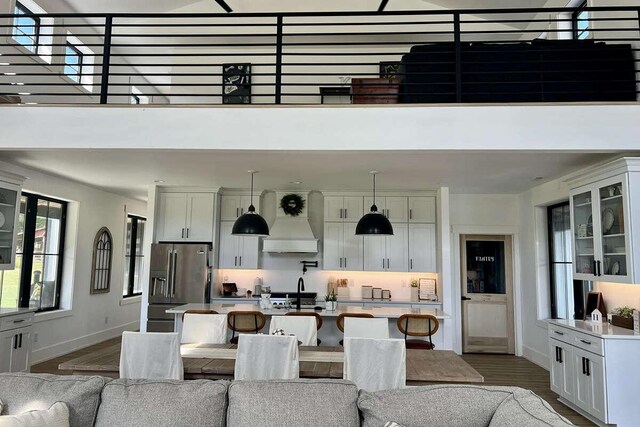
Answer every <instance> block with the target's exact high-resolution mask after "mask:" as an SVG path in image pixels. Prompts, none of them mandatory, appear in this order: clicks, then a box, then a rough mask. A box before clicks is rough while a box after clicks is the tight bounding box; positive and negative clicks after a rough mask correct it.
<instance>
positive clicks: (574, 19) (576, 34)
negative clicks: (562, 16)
mask: <svg viewBox="0 0 640 427" xmlns="http://www.w3.org/2000/svg"><path fill="white" fill-rule="evenodd" d="M587 1H588V0H584V1H583V2H582V3H580V4H579V5H578V6H576V8H575V10H574V11H573V12H572V13H571V33H572V34H573V39H574V40H584V39H581V38H580V34H581V33H583V32H585V31H586V32H587V33H591V29H590V28H589V26H588V25H587V29H586V30H580V29H579V28H578V21H579V19H578V17H579V16H580V14H581V13H582V12H585V10H584V9H585V8H586V7H587V6H588V4H587ZM586 12H587V13H588V11H586ZM587 22H589V21H587Z"/></svg>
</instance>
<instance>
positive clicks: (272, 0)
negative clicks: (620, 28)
mask: <svg viewBox="0 0 640 427" xmlns="http://www.w3.org/2000/svg"><path fill="white" fill-rule="evenodd" d="M51 1H56V0H42V3H45V4H46V3H48V2H51ZM64 1H66V2H67V3H68V4H69V5H70V6H71V8H73V9H74V10H76V11H78V12H84V13H107V12H111V13H119V12H122V13H127V12H129V13H138V12H145V13H166V12H175V13H180V12H185V13H218V12H223V10H222V8H220V6H218V5H217V4H216V2H215V1H214V0H64ZM547 1H548V0H484V1H481V2H480V1H478V0H390V1H389V3H388V5H387V8H386V10H417V9H422V10H424V9H439V8H446V9H487V8H515V7H542V6H544V5H545V3H547ZM551 1H553V0H551ZM226 2H227V4H229V6H231V8H232V9H233V11H234V12H236V13H242V12H320V11H330V12H334V11H376V10H377V9H378V6H379V5H380V2H381V0H226ZM43 7H44V5H43Z"/></svg>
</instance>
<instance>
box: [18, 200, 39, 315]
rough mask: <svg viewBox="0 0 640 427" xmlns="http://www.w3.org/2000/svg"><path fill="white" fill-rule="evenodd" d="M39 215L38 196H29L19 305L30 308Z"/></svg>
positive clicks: (23, 243)
mask: <svg viewBox="0 0 640 427" xmlns="http://www.w3.org/2000/svg"><path fill="white" fill-rule="evenodd" d="M37 216H38V198H37V197H33V196H30V195H28V196H27V211H26V213H25V218H24V236H23V242H22V245H23V246H22V274H21V275H20V298H19V302H18V306H20V307H24V308H29V299H30V298H31V274H32V269H33V248H34V245H35V240H36V217H37Z"/></svg>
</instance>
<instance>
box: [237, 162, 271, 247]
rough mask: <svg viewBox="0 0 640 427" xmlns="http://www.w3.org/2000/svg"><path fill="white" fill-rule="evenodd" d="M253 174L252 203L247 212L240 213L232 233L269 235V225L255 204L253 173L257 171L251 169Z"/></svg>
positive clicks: (238, 234) (239, 234)
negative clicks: (257, 210)
mask: <svg viewBox="0 0 640 427" xmlns="http://www.w3.org/2000/svg"><path fill="white" fill-rule="evenodd" d="M249 173H250V174H251V202H250V203H251V204H250V205H249V209H248V210H247V213H246V214H243V215H240V217H239V218H238V219H236V222H235V223H234V224H233V228H232V229H231V234H233V235H235V236H268V235H269V226H268V225H267V221H265V220H264V218H262V217H261V216H260V215H259V214H258V213H257V212H256V208H255V207H254V206H253V175H254V174H255V173H256V171H253V170H251V171H249Z"/></svg>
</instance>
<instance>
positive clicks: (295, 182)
mask: <svg viewBox="0 0 640 427" xmlns="http://www.w3.org/2000/svg"><path fill="white" fill-rule="evenodd" d="M289 184H295V185H300V184H302V181H290V182H289Z"/></svg>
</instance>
